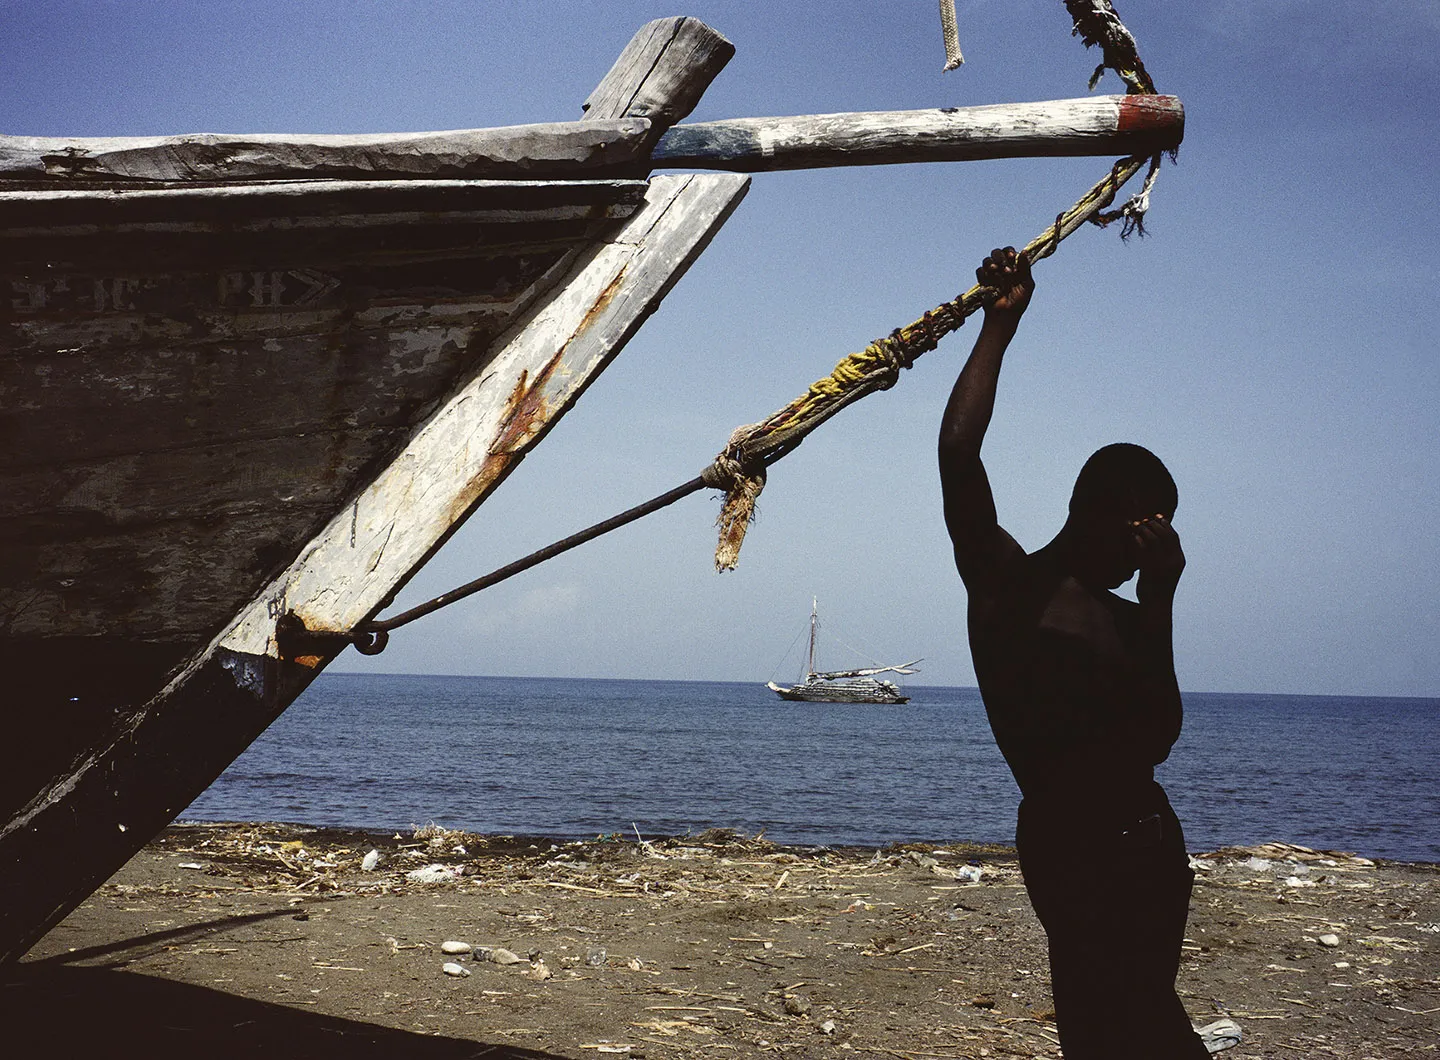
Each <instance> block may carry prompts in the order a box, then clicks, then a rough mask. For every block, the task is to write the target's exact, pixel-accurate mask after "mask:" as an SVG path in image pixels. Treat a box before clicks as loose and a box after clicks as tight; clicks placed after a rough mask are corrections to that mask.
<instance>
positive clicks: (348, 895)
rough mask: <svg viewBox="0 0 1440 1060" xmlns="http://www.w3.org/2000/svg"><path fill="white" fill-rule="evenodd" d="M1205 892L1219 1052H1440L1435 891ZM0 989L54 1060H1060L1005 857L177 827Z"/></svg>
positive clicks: (1298, 850)
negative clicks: (157, 1059)
mask: <svg viewBox="0 0 1440 1060" xmlns="http://www.w3.org/2000/svg"><path fill="white" fill-rule="evenodd" d="M371 851H375V854H374V855H372V856H371V857H370V858H369V859H368V862H367V858H366V856H367V855H368V854H370V852H371ZM367 863H370V864H373V868H370V869H367V868H366V867H365V865H366V864H367ZM1083 871H1093V872H1104V871H1105V859H1104V855H1103V852H1100V851H1097V852H1096V858H1095V860H1094V862H1093V863H1092V864H1090V865H1088V866H1084V867H1083ZM1197 871H1198V879H1197V883H1196V889H1195V896H1194V901H1193V904H1192V913H1191V918H1190V928H1189V938H1188V940H1187V943H1186V947H1185V961H1184V964H1183V966H1182V970H1181V975H1180V986H1181V995H1182V997H1183V998H1184V999H1185V1002H1186V1005H1187V1007H1188V1008H1189V1011H1190V1013H1191V1016H1192V1017H1193V1018H1194V1020H1195V1021H1196V1022H1197V1023H1203V1022H1209V1021H1210V1020H1213V1019H1216V1018H1218V1017H1220V1016H1229V1017H1231V1018H1233V1019H1235V1020H1237V1021H1238V1022H1239V1023H1240V1024H1241V1026H1242V1028H1243V1030H1244V1036H1245V1037H1244V1041H1243V1042H1242V1043H1241V1044H1240V1045H1239V1046H1238V1047H1236V1048H1234V1049H1232V1050H1230V1051H1229V1052H1227V1053H1225V1054H1223V1055H1225V1056H1227V1057H1234V1058H1242V1057H1287V1058H1295V1057H1304V1056H1336V1057H1344V1058H1348V1060H1367V1058H1376V1060H1379V1058H1392V1057H1393V1058H1400V1057H1406V1058H1413V1057H1425V1056H1434V1055H1437V1050H1440V866H1435V865H1411V864H1401V863H1393V862H1380V863H1378V864H1377V863H1374V862H1371V861H1369V860H1367V859H1364V858H1357V857H1353V856H1350V855H1346V854H1341V853H1327V852H1317V851H1312V850H1308V849H1306V848H1303V847H1295V846H1289V845H1286V844H1279V843H1275V844H1267V845H1266V846H1263V847H1256V848H1246V849H1227V850H1222V851H1218V852H1215V853H1211V854H1206V855H1202V856H1199V858H1198V863H1197ZM977 877H978V878H977ZM424 880H433V881H434V882H423V881H424ZM447 942H449V943H463V944H465V946H464V947H462V946H455V945H451V946H449V947H446V946H445V945H444V944H445V943H447ZM465 947H469V950H468V952H464V948H465ZM445 949H449V950H461V951H462V952H453V953H447V952H444V950H445ZM507 962H508V963H507ZM447 966H448V967H447ZM0 981H3V988H0V998H3V1002H0V1004H3V1009H4V1017H5V1025H6V1027H7V1031H6V1036H7V1041H8V1042H9V1043H11V1044H12V1045H14V1044H17V1043H18V1044H19V1045H21V1046H24V1047H28V1048H34V1049H36V1050H39V1049H44V1050H45V1051H46V1052H48V1053H50V1054H51V1055H82V1054H83V1053H85V1052H88V1051H89V1050H90V1049H101V1050H104V1051H106V1052H115V1051H118V1052H119V1053H120V1055H147V1056H161V1057H171V1056H174V1057H182V1056H183V1057H216V1056H246V1057H250V1056H257V1055H265V1056H278V1057H296V1058H299V1057H313V1056H320V1055H343V1056H346V1057H352V1058H365V1057H379V1056H387V1057H392V1056H406V1057H421V1058H439V1057H446V1058H448V1057H536V1058H567V1060H568V1058H576V1060H578V1058H594V1057H598V1056H606V1055H620V1056H632V1057H641V1056H648V1057H701V1056H705V1057H710V1056H761V1055H771V1054H778V1055H782V1056H791V1057H807V1058H808V1057H822V1056H826V1057H829V1056H877V1057H878V1056H885V1057H903V1058H914V1060H922V1058H923V1060H929V1058H944V1057H964V1058H971V1057H1056V1056H1059V1055H1060V1051H1059V1047H1058V1044H1057V1037H1056V1034H1055V1027H1054V1023H1053V1013H1052V1012H1051V1010H1050V1004H1049V981H1048V975H1047V970H1046V961H1045V950H1044V936H1043V933H1042V932H1041V930H1040V927H1039V925H1038V923H1037V922H1036V920H1035V918H1034V916H1033V914H1032V913H1031V911H1030V907H1029V904H1028V902H1027V901H1026V897H1025V893H1024V889H1023V886H1022V883H1021V880H1020V875H1019V871H1018V869H1017V867H1016V864H1015V858H1014V852H1013V851H1012V850H1009V849H1007V848H1004V847H990V846H957V845H948V846H931V845H928V844H910V845H905V846H899V847H889V848H885V849H883V850H879V851H876V850H870V849H821V850H811V849H798V848H785V847H780V846H776V845H774V844H771V843H769V842H767V841H766V840H765V839H764V838H763V837H758V838H757V837H745V836H739V835H735V834H733V833H725V832H713V833H704V834H702V835H698V836H687V837H678V838H671V839H663V840H661V839H657V840H651V841H639V840H638V839H637V837H636V836H634V835H630V836H624V835H615V836H607V837H597V839H595V840H593V841H589V842H583V843H563V842H557V841H552V840H547V839H527V838H515V837H495V836H477V835H470V834H465V833H460V832H446V831H443V830H441V829H436V828H429V829H420V830H418V831H415V832H405V833H398V834H390V833H386V834H383V835H379V834H367V833H361V832H344V831H330V830H316V829H310V828H304V827H300V826H290V825H245V824H231V825H178V826H174V827H172V828H170V829H169V830H167V831H166V832H165V833H164V834H163V835H162V836H161V837H159V838H157V839H156V840H155V841H154V842H153V843H151V844H150V845H149V846H148V847H146V848H145V850H143V851H142V852H141V853H140V854H139V855H137V856H136V857H135V858H134V859H133V860H132V861H131V862H130V863H129V864H128V865H126V866H125V868H124V869H122V870H121V871H120V872H119V873H118V874H117V875H116V876H115V877H114V878H113V879H111V880H110V881H109V882H108V883H106V884H105V885H104V886H102V887H101V888H100V889H99V890H98V891H97V892H96V893H95V894H94V895H93V896H92V897H91V898H90V899H89V900H88V901H87V902H85V903H84V904H83V905H82V906H81V907H80V908H79V909H77V910H76V911H75V912H74V913H73V914H72V915H71V916H70V917H69V918H68V919H67V920H65V921H64V922H63V923H62V924H61V925H60V926H59V927H57V928H56V929H55V930H54V931H52V932H51V933H50V935H49V936H47V937H46V938H45V939H44V940H42V941H41V942H40V943H39V944H38V945H37V946H36V947H35V948H34V950H33V951H32V952H31V953H30V954H29V955H28V956H27V957H26V958H25V959H24V960H23V961H22V962H21V963H19V964H18V965H16V966H12V967H10V968H7V969H5V970H4V972H3V975H0ZM1124 1015H1125V1014H1124V1012H1123V1011H1120V1010H1117V1011H1116V1012H1115V1013H1114V1017H1115V1028H1116V1033H1117V1035H1118V1034H1123V1033H1124ZM13 1055H17V1056H21V1055H30V1054H29V1053H28V1051H24V1050H22V1051H17V1052H15V1053H14V1054H13Z"/></svg>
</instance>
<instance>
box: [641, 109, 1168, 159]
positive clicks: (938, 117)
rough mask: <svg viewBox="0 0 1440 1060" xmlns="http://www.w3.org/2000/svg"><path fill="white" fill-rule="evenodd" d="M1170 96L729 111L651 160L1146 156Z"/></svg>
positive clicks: (668, 142) (1161, 130)
mask: <svg viewBox="0 0 1440 1060" xmlns="http://www.w3.org/2000/svg"><path fill="white" fill-rule="evenodd" d="M1184 135H1185V108H1184V107H1183V106H1182V105H1181V103H1180V100H1178V99H1176V98H1175V97H1174V96H1141V95H1131V96H1093V97H1089V98H1085V99H1060V100H1051V101H1048V102H1043V103H1001V104H993V105H990V106H983V107H947V108H945V109H942V110H909V111H874V112H869V113H850V114H806V115H800V116H797V117H789V118H733V119H730V120H728V121H711V122H697V123H695V124H693V125H677V126H675V127H674V128H672V129H670V130H669V131H668V132H666V133H665V134H664V135H663V136H661V138H660V141H659V143H658V144H657V145H656V147H655V150H654V152H653V154H652V155H651V160H652V162H653V164H654V165H655V166H656V167H659V168H671V169H682V168H683V169H694V168H700V169H730V170H738V171H740V172H744V173H759V172H766V171H770V170H782V169H817V168H822V167H826V166H873V165H886V164H889V163H896V162H960V161H970V160H973V159H982V158H1017V157H1029V156H1058V155H1132V154H1151V153H1153V152H1155V151H1160V150H1166V149H1169V148H1173V147H1176V146H1178V145H1179V143H1180V140H1181V138H1182V137H1183V136H1184Z"/></svg>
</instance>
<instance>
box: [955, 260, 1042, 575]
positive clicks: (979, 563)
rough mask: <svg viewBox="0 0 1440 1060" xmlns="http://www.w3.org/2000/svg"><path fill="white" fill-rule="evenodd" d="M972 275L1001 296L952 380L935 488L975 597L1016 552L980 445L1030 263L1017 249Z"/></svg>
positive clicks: (1030, 285)
mask: <svg viewBox="0 0 1440 1060" xmlns="http://www.w3.org/2000/svg"><path fill="white" fill-rule="evenodd" d="M975 276H976V278H977V279H978V280H979V281H980V283H981V284H982V285H983V286H986V287H994V288H996V289H997V290H998V291H999V292H1000V295H999V297H998V298H996V300H995V301H994V302H992V303H991V304H990V305H988V306H986V307H985V323H984V324H983V325H982V326H981V328H980V336H979V337H978V338H977V339H976V340H975V348H974V349H973V350H971V351H970V358H969V360H967V361H966V362H965V367H964V368H963V369H962V370H961V372H960V377H959V378H958V379H957V380H955V388H954V389H953V390H952V391H951V392H950V401H949V403H948V404H946V406H945V416H944V418H943V419H942V420H941V421H940V488H941V492H942V493H943V495H944V498H945V526H946V528H947V529H948V530H949V531H950V540H951V541H952V542H953V543H954V546H955V566H956V567H957V568H958V569H959V571H960V577H962V578H963V579H964V580H965V585H966V586H967V587H968V588H969V589H970V590H971V591H972V592H973V591H974V590H975V589H976V588H979V587H980V586H981V585H982V583H983V581H984V579H985V576H986V575H987V574H988V573H990V572H993V571H995V570H997V569H998V568H999V566H1000V565H1001V564H1002V563H1004V562H1005V561H1006V560H1007V559H1009V558H1010V557H1012V556H1013V555H1015V554H1016V553H1018V552H1019V551H1020V546H1019V545H1017V544H1016V543H1015V539H1014V538H1012V537H1011V536H1010V535H1009V534H1007V533H1006V532H1005V531H1004V530H1002V529H1001V528H1000V525H999V523H998V521H997V519H996V515H995V498H994V497H993V496H992V494H991V492H990V480H989V478H988V477H987V476H986V474H985V466H984V465H983V464H982V463H981V462H980V443H981V442H983V441H984V440H985V430H986V428H988V427H989V426H990V415H991V413H992V412H994V410H995V388H996V385H997V384H998V383H999V380H1000V362H1001V361H1002V360H1003V359H1004V356H1005V349H1006V347H1007V346H1009V345H1010V340H1011V339H1012V338H1013V337H1014V336H1015V329H1016V327H1017V326H1018V325H1019V323H1020V317H1021V315H1022V314H1024V312H1025V307H1026V306H1027V305H1028V304H1029V303H1030V294H1031V292H1032V291H1034V290H1035V281H1034V280H1033V279H1032V278H1031V276H1030V264H1029V262H1027V261H1026V260H1025V259H1024V258H1023V257H1021V256H1020V255H1018V254H1017V253H1016V252H1015V248H1014V247H1006V248H1005V249H1004V250H995V251H992V252H991V254H990V256H989V257H988V258H986V259H985V261H984V262H983V263H982V264H981V266H980V268H978V269H976V270H975Z"/></svg>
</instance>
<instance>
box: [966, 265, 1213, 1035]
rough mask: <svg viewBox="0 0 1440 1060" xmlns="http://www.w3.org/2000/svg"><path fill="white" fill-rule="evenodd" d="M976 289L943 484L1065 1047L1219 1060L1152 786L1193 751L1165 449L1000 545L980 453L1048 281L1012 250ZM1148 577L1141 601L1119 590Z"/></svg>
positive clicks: (1105, 464)
mask: <svg viewBox="0 0 1440 1060" xmlns="http://www.w3.org/2000/svg"><path fill="white" fill-rule="evenodd" d="M976 275H977V276H978V277H979V279H980V282H981V283H982V284H984V285H986V286H991V287H995V288H997V289H998V290H999V291H1000V297H999V298H998V300H996V301H995V302H994V303H993V304H992V305H990V306H989V307H988V308H987V309H986V311H985V323H984V325H983V326H982V328H981V330H980V335H979V338H978V339H977V340H976V342H975V348H974V350H973V351H972V352H971V354H970V358H969V360H968V361H967V362H966V363H965V367H964V369H963V370H962V371H961V373H960V378H959V379H958V380H957V381H956V383H955V389H954V390H953V392H952V393H951V395H950V401H949V404H948V405H947V406H946V409H945V417H944V420H943V422H942V424H941V428H940V480H941V484H942V487H943V491H944V498H945V524H946V526H947V528H948V529H949V531H950V538H951V540H952V541H953V542H954V545H955V565H956V567H957V568H958V569H959V571H960V576H961V578H963V579H964V581H965V588H966V590H967V592H968V594H969V614H968V623H969V632H970V650H971V654H972V656H973V659H974V664H975V675H976V679H977V680H978V681H979V684H980V693H981V695H982V696H983V697H984V700H985V711H986V713H987V715H988V716H989V719H990V727H991V730H992V731H993V732H994V734H995V741H996V743H997V744H999V746H1000V750H1001V752H1002V753H1003V754H1004V756H1005V760H1006V762H1008V763H1009V765H1010V769H1011V772H1013V773H1014V775H1015V781H1016V783H1017V784H1019V786H1020V792H1021V795H1022V800H1021V803H1020V815H1019V824H1018V826H1017V829H1016V846H1017V847H1018V849H1019V853H1020V868H1021V871H1022V872H1023V873H1024V877H1025V887H1026V889H1027V890H1028V891H1029V894H1030V902H1031V904H1032V905H1033V906H1034V907H1035V913H1036V915H1037V916H1038V917H1039V918H1040V922H1041V923H1042V924H1043V925H1044V927H1045V932H1046V934H1047V936H1048V937H1049V942H1050V977H1051V983H1052V989H1053V991H1054V997H1055V1018H1056V1022H1057V1023H1058V1025H1059V1029H1060V1043H1061V1047H1062V1049H1063V1050H1064V1053H1065V1060H1090V1058H1092V1057H1094V1058H1099V1057H1104V1058H1106V1060H1120V1058H1126V1057H1133V1058H1135V1060H1141V1058H1143V1060H1187V1058H1190V1057H1196V1058H1198V1057H1206V1056H1208V1053H1207V1051H1206V1049H1205V1046H1204V1044H1203V1043H1202V1042H1201V1040H1200V1038H1199V1037H1198V1036H1197V1035H1196V1034H1195V1032H1194V1030H1193V1029H1192V1027H1191V1024H1190V1020H1189V1017H1188V1016H1187V1015H1186V1013H1185V1009H1184V1006H1183V1005H1182V1004H1181V1003H1180V1000H1179V998H1178V997H1177V996H1176V994H1175V976H1176V972H1177V971H1178V969H1179V963H1180V946H1181V941H1182V940H1183V938H1184V934H1185V919H1186V916H1187V914H1188V912H1189V904H1190V888H1191V884H1192V883H1193V881H1194V873H1193V872H1192V871H1191V869H1190V866H1189V858H1188V855H1187V854H1186V852H1185V840H1184V837H1183V836H1182V834H1181V831H1180V822H1179V821H1178V820H1177V819H1176V817H1175V814H1174V812H1173V811H1172V810H1171V808H1170V803H1169V800H1168V799H1167V798H1166V797H1165V792H1164V790H1163V789H1162V788H1161V787H1160V785H1158V784H1157V783H1155V779H1154V767H1155V766H1156V765H1157V764H1158V763H1160V762H1163V761H1164V760H1165V758H1166V756H1167V755H1168V754H1169V753H1170V746H1171V745H1172V744H1173V743H1174V742H1175V740H1176V738H1177V737H1178V736H1179V735H1180V718H1181V708H1180V688H1179V685H1178V684H1177V682H1176V679H1175V662H1174V653H1173V650H1172V645H1171V605H1172V602H1173V600H1174V597H1175V587H1176V585H1177V584H1178V582H1179V579H1180V574H1181V571H1183V570H1184V568H1185V555H1184V553H1183V552H1182V551H1181V548H1180V539H1179V537H1178V536H1177V535H1176V533H1175V530H1174V528H1173V527H1172V526H1171V524H1170V520H1171V518H1172V516H1173V515H1174V513H1175V504H1176V499H1177V498H1176V490H1175V482H1174V480H1173V479H1172V478H1171V477H1170V473H1169V472H1168V471H1167V470H1166V469H1165V465H1164V464H1162V463H1161V462H1160V460H1159V458H1158V457H1156V456H1155V455H1154V454H1153V453H1151V452H1150V451H1149V450H1148V449H1143V448H1141V447H1140V446H1138V445H1124V444H1122V445H1110V446H1106V447H1105V448H1103V449H1101V450H1099V451H1098V452H1097V453H1095V454H1094V455H1093V456H1092V457H1090V459H1089V460H1088V461H1086V463H1085V466H1084V467H1083V468H1082V469H1081V471H1080V475H1079V477H1078V478H1077V479H1076V482H1075V491H1074V494H1073V496H1072V497H1071V499H1070V514H1069V518H1068V519H1067V520H1066V522H1065V525H1064V527H1062V528H1061V530H1060V532H1059V534H1057V535H1056V537H1055V539H1054V540H1053V541H1051V542H1050V543H1049V544H1048V545H1046V546H1045V547H1044V548H1042V549H1040V550H1039V551H1037V552H1034V553H1030V554H1027V553H1026V552H1025V550H1024V549H1022V548H1021V547H1020V546H1019V545H1018V544H1016V542H1015V539H1014V538H1012V537H1011V536H1010V535H1009V534H1008V533H1006V532H1005V531H1004V530H1003V529H1001V527H1000V525H999V523H998V522H997V520H996V515H995V501H994V498H993V496H992V495H991V492H990V481H989V479H988V478H987V477H986V473H985V468H984V465H983V464H982V463H981V461H980V443H981V441H982V440H983V439H984V437H985V430H986V428H987V427H988V426H989V423H990V416H991V413H992V411H993V410H994V406H995V388H996V383H997V381H998V379H999V375H1000V364H1001V361H1002V359H1003V357H1004V354H1005V349H1006V347H1007V346H1008V345H1009V343H1010V340H1011V338H1012V337H1013V336H1014V334H1015V329H1016V326H1017V325H1018V324H1019V322H1020V317H1021V315H1022V314H1023V313H1024V312H1025V307H1026V305H1027V304H1028V303H1029V301H1030V294H1031V292H1032V291H1033V290H1034V282H1033V280H1032V279H1031V277H1030V267H1029V264H1028V262H1026V261H1025V260H1024V259H1023V258H1021V257H1020V256H1018V255H1017V254H1016V253H1015V250H1014V248H1008V247H1007V248H1006V249H1005V250H1003V251H1002V250H996V251H994V252H993V253H992V254H991V255H990V256H989V257H988V258H986V259H985V262H984V264H983V265H982V266H981V267H980V268H979V269H978V270H977V272H976ZM1137 570H1138V571H1139V574H1140V580H1139V582H1138V583H1137V585H1136V596H1137V599H1138V600H1139V603H1132V602H1130V601H1128V600H1125V599H1122V598H1121V597H1119V596H1116V595H1115V594H1114V593H1112V592H1111V591H1110V590H1112V589H1114V588H1117V587H1118V586H1120V585H1121V584H1123V583H1124V582H1126V581H1128V580H1129V579H1130V578H1131V577H1132V576H1133V575H1134V574H1135V572H1136V571H1137Z"/></svg>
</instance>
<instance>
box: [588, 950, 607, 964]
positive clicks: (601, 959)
mask: <svg viewBox="0 0 1440 1060" xmlns="http://www.w3.org/2000/svg"><path fill="white" fill-rule="evenodd" d="M585 963H586V964H588V965H589V966H590V967H591V968H599V967H601V966H602V965H603V964H604V963H605V947H603V946H592V947H590V949H588V950H586V951H585Z"/></svg>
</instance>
